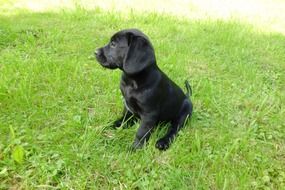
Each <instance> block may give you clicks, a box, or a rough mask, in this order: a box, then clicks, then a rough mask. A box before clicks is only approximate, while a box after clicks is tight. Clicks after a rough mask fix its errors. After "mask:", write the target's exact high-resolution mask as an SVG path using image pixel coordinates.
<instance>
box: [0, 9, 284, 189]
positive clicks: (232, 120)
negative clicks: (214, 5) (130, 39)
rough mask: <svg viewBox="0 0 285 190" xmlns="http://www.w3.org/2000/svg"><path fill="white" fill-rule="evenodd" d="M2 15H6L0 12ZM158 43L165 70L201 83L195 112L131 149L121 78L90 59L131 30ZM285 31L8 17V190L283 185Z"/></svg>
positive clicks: (143, 17) (2, 74)
mask: <svg viewBox="0 0 285 190" xmlns="http://www.w3.org/2000/svg"><path fill="white" fill-rule="evenodd" d="M0 10H1V9H0ZM133 27H136V28H140V29H141V30H142V31H144V32H145V33H146V34H148V36H149V37H150V39H151V41H152V43H153V45H154V47H155V50H156V57H157V61H158V64H159V66H160V68H161V69H162V70H163V71H164V72H165V73H166V74H167V75H168V76H169V77H170V78H172V79H173V80H174V81H175V82H177V83H178V84H179V85H180V86H183V88H184V85H183V82H184V80H185V79H188V80H189V81H190V82H191V85H192V87H193V93H194V94H193V97H192V100H193V103H194V115H193V117H192V119H191V122H189V124H188V125H187V126H185V128H184V129H183V130H182V131H181V133H180V135H179V137H178V138H177V139H176V140H175V142H174V144H173V145H172V146H171V148H170V149H169V150H167V151H166V152H160V151H158V150H157V149H155V147H154V145H155V142H156V140H158V138H159V137H160V136H162V135H163V133H164V132H165V131H164V130H157V131H156V132H155V133H154V134H153V135H152V137H151V139H150V142H149V144H148V145H147V146H146V147H144V148H143V149H142V150H140V151H137V152H135V153H130V152H128V148H129V146H130V145H131V143H132V140H133V138H134V135H135V131H136V129H137V128H138V124H136V126H134V127H133V128H129V129H119V130H111V129H109V128H108V127H107V125H108V124H109V123H110V122H111V121H113V120H115V119H116V118H117V117H118V116H119V115H120V113H121V109H122V99H121V95H120V91H119V88H118V86H119V80H120V71H110V70H105V69H103V68H102V67H101V66H100V65H99V64H98V63H97V62H96V61H95V60H93V59H90V58H89V57H90V55H91V54H92V53H93V51H94V50H95V48H96V47H100V46H102V45H104V44H105V43H107V42H108V40H109V38H110V36H111V35H112V34H113V33H114V32H116V31H118V30H120V29H124V28H133ZM284 44H285V36H284V35H282V34H279V33H274V32H268V31H267V32H263V31H262V30H260V29H256V28H255V27H254V26H252V25H249V24H247V23H243V22H242V21H238V20H233V19H232V20H229V21H227V22H226V21H222V20H213V19H212V20H211V19H208V20H203V21H202V20H200V21H199V20H190V19H186V18H184V19H183V18H179V19H178V18H176V17H171V16H167V15H159V14H153V13H147V14H135V13H129V14H127V15H125V14H124V15H123V14H120V13H115V12H105V11H102V10H99V9H96V10H90V11H86V10H84V9H80V8H77V9H76V10H74V11H67V10H63V11H58V12H44V13H35V12H34V13H33V12H28V11H24V10H18V11H17V12H16V13H15V14H11V15H8V14H4V13H3V14H2V15H1V14H0V48H1V49H0V132H1V133H0V189H9V188H10V189H54V188H55V189H163V190H167V189H169V190H172V189H284V187H285V140H284V139H285V125H284V123H285V122H284V115H285V108H284V104H285V100H284V97H285V92H284V91H285V86H284V84H285V78H284V70H285V45H284Z"/></svg>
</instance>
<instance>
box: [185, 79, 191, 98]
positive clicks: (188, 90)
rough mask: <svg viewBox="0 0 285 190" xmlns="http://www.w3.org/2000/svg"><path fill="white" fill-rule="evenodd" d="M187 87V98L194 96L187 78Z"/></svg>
mask: <svg viewBox="0 0 285 190" xmlns="http://www.w3.org/2000/svg"><path fill="white" fill-rule="evenodd" d="M185 87H186V90H187V93H186V96H187V98H189V97H190V96H192V88H191V86H190V84H189V82H188V81H187V80H185Z"/></svg>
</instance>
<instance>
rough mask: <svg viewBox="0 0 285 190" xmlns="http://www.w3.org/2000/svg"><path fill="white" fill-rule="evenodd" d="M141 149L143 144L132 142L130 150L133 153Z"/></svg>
mask: <svg viewBox="0 0 285 190" xmlns="http://www.w3.org/2000/svg"><path fill="white" fill-rule="evenodd" d="M142 147H143V143H140V142H134V143H133V144H132V148H131V149H132V150H133V151H135V150H137V149H141V148H142Z"/></svg>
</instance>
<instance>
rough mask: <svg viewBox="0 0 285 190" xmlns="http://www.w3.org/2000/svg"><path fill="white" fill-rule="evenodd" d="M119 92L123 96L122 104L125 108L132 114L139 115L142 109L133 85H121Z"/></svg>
mask: <svg viewBox="0 0 285 190" xmlns="http://www.w3.org/2000/svg"><path fill="white" fill-rule="evenodd" d="M121 92H122V95H123V97H124V104H125V106H126V108H127V109H128V110H129V111H130V112H132V113H133V114H137V115H139V114H140V113H141V112H142V111H143V110H142V106H141V102H140V101H139V95H138V90H137V87H136V86H135V85H132V84H131V85H123V86H121Z"/></svg>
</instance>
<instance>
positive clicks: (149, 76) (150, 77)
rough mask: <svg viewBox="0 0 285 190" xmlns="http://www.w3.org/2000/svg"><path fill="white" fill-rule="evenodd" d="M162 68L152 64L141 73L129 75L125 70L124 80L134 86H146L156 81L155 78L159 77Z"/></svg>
mask: <svg viewBox="0 0 285 190" xmlns="http://www.w3.org/2000/svg"><path fill="white" fill-rule="evenodd" d="M159 75H160V70H159V68H158V67H157V65H151V66H149V67H147V68H145V69H144V70H142V71H141V72H139V73H136V74H134V75H129V74H127V73H125V72H123V74H122V80H121V81H122V82H123V83H125V84H126V85H131V86H132V87H133V88H135V89H136V88H139V87H141V86H145V85H147V84H149V83H153V82H155V80H157V79H159V78H160V77H158V76H159Z"/></svg>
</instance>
